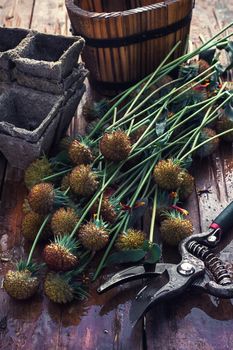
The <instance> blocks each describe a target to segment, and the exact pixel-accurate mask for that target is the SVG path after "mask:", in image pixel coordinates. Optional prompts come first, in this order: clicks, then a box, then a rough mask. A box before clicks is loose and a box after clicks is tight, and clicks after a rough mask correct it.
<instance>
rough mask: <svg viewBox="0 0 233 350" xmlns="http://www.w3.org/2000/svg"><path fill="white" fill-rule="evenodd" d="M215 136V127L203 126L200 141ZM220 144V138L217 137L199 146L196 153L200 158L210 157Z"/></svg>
mask: <svg viewBox="0 0 233 350" xmlns="http://www.w3.org/2000/svg"><path fill="white" fill-rule="evenodd" d="M214 136H216V132H215V131H214V130H213V129H210V128H203V129H202V131H201V133H200V137H199V143H202V142H204V141H206V140H209V139H211V138H212V137H214ZM218 146H219V138H218V137H216V138H215V139H213V140H211V141H209V142H207V143H205V144H204V145H203V146H201V147H200V148H198V149H197V151H196V154H197V155H198V156H199V157H200V158H204V157H208V156H210V155H211V154H212V153H214V152H215V151H216V150H217V148H218Z"/></svg>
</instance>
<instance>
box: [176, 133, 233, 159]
mask: <svg viewBox="0 0 233 350" xmlns="http://www.w3.org/2000/svg"><path fill="white" fill-rule="evenodd" d="M232 131H233V128H231V129H228V130H226V131H223V132H221V133H219V134H217V135H215V136H212V137H210V138H209V139H208V140H205V141H203V142H201V143H200V144H198V145H197V146H195V147H192V148H191V150H190V151H189V152H187V153H186V154H185V155H183V157H181V158H180V160H181V161H182V160H184V159H185V158H187V157H188V156H189V155H190V154H192V153H193V152H194V151H196V150H197V149H198V148H200V147H202V146H204V145H205V144H206V143H208V142H210V141H212V140H214V139H216V138H218V137H221V136H223V135H226V134H228V133H230V132H232Z"/></svg>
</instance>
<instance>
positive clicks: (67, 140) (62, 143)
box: [59, 136, 74, 151]
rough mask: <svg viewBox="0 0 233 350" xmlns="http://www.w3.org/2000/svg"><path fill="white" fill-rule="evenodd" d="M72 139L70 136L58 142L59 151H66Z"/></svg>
mask: <svg viewBox="0 0 233 350" xmlns="http://www.w3.org/2000/svg"><path fill="white" fill-rule="evenodd" d="M73 140H74V139H73V137H71V136H65V137H63V138H62V139H61V141H60V142H59V149H60V151H68V149H69V147H70V144H71V143H72V141H73Z"/></svg>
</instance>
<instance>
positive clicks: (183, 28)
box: [66, 0, 194, 83]
mask: <svg viewBox="0 0 233 350" xmlns="http://www.w3.org/2000/svg"><path fill="white" fill-rule="evenodd" d="M193 3H194V0H165V1H161V0H157V1H155V0H154V1H153V0H127V1H125V0H124V1H123V0H111V1H109V0H108V1H106V0H88V1H86V0H85V1H84V0H66V7H67V10H68V14H69V17H70V21H71V24H72V28H73V31H74V34H76V35H77V34H80V35H82V36H84V38H86V39H87V45H86V47H85V50H84V53H83V58H84V61H85V63H86V66H87V68H88V69H89V70H90V73H91V78H92V80H94V81H96V82H106V83H133V82H135V81H138V80H140V79H141V78H143V77H144V76H145V75H147V74H149V73H150V72H152V71H153V70H154V69H155V68H156V66H158V65H159V63H160V62H161V61H162V60H163V59H164V57H165V56H166V55H167V53H168V52H169V51H170V50H171V48H172V47H174V45H175V43H176V42H177V41H180V40H181V41H182V44H181V45H180V47H179V48H178V49H177V51H176V52H175V53H174V55H173V58H176V57H178V56H179V55H182V54H183V53H184V50H185V47H186V40H187V37H188V34H189V29H190V22H189V17H188V16H190V18H191V13H192V8H193ZM184 19H185V21H184ZM177 23H178V25H179V26H178V29H177V30H174V32H167V33H166V34H165V35H163V36H162V35H161V34H159V35H158V34H157V36H155V35H154V30H159V29H160V30H161V29H162V30H164V28H169V29H170V30H171V28H172V29H173V25H176V24H177ZM171 26H172V27H171ZM147 33H148V34H149V35H150V36H149V37H147V38H146V39H145V38H144V35H147ZM163 34H164V33H163ZM139 35H143V36H139ZM120 38H123V40H124V41H123V42H122V40H121V41H119V40H120ZM127 38H128V39H129V40H131V41H130V42H126V41H125V40H126V39H127ZM107 39H109V41H106V40H107ZM112 39H113V40H112ZM114 39H115V40H114ZM93 43H94V44H93ZM103 43H104V44H103ZM108 44H109V45H108Z"/></svg>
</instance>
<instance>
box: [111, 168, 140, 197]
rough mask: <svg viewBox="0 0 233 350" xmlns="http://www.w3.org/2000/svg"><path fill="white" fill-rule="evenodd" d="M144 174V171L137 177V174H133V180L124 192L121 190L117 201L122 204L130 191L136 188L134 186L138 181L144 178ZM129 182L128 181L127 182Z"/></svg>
mask: <svg viewBox="0 0 233 350" xmlns="http://www.w3.org/2000/svg"><path fill="white" fill-rule="evenodd" d="M143 173H144V169H142V170H141V171H140V172H139V173H138V175H137V176H136V174H133V180H131V181H130V183H129V185H128V186H127V187H125V188H124V189H123V190H122V188H121V192H120V193H119V194H118V195H117V196H116V193H115V196H116V199H117V200H118V201H119V202H120V201H121V200H122V198H123V197H124V196H125V195H126V194H127V193H128V192H129V191H130V189H131V188H132V187H133V186H134V184H135V183H136V182H137V181H138V179H139V178H140V177H141V176H142V174H143ZM127 182H128V181H127Z"/></svg>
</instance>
